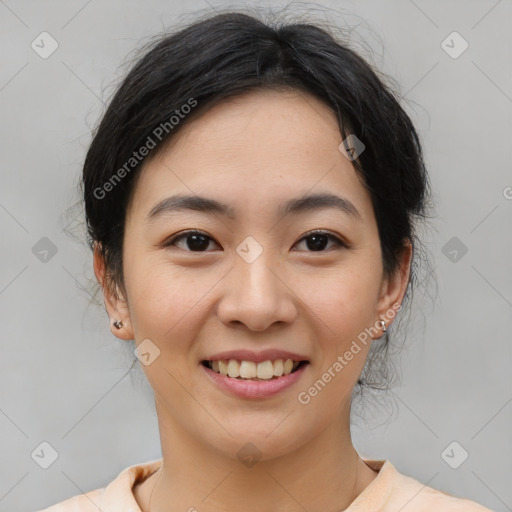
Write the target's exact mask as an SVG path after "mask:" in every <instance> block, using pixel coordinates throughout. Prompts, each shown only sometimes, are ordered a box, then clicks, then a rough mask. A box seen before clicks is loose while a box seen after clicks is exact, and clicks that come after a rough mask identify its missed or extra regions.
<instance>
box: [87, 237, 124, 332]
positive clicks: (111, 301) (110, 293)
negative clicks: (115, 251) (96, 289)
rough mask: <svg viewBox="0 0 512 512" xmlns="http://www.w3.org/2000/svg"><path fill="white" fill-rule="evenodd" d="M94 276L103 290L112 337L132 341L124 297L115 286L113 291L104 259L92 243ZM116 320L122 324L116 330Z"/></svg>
mask: <svg viewBox="0 0 512 512" xmlns="http://www.w3.org/2000/svg"><path fill="white" fill-rule="evenodd" d="M94 274H95V275H96V279H97V280H98V283H100V285H101V287H102V289H103V298H104V302H105V308H106V310H107V313H108V316H109V317H110V331H111V332H112V334H113V335H114V336H116V337H117V338H119V339H121V340H125V341H129V340H132V339H133V338H134V336H133V328H132V323H131V319H130V311H129V309H128V303H127V301H126V299H125V297H124V295H123V294H122V293H121V291H120V290H119V287H118V286H117V285H116V286H115V290H114V289H113V287H112V285H111V283H110V282H109V280H108V279H107V275H106V268H105V259H104V258H103V255H102V254H101V250H100V246H99V243H98V242H95V243H94ZM116 320H118V321H121V322H122V323H123V325H122V327H121V328H120V329H117V328H116V327H115V326H114V322H115V321H116Z"/></svg>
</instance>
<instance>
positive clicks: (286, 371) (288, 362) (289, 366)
mask: <svg viewBox="0 0 512 512" xmlns="http://www.w3.org/2000/svg"><path fill="white" fill-rule="evenodd" d="M292 370H293V361H292V360H291V359H287V360H286V361H285V362H284V367H283V372H284V374H285V375H288V374H289V373H292Z"/></svg>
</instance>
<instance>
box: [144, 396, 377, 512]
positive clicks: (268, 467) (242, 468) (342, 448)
mask: <svg viewBox="0 0 512 512" xmlns="http://www.w3.org/2000/svg"><path fill="white" fill-rule="evenodd" d="M157 409H158V405H157ZM349 412H350V410H348V413H349ZM345 416H346V417H344V418H343V419H342V420H340V421H339V422H333V423H331V424H330V426H329V427H328V428H327V429H326V430H324V431H322V432H319V433H318V435H317V436H315V437H314V438H313V439H312V440H311V441H310V442H309V443H306V444H305V445H303V446H302V447H300V448H299V449H297V450H295V451H293V452H290V453H287V454H286V455H284V456H280V457H276V458H273V459H265V460H263V459H262V460H259V461H257V462H255V463H254V462H252V463H251V462H250V461H249V462H247V463H246V464H243V463H241V461H240V460H238V459H237V458H233V457H228V456H226V455H225V454H222V453H220V452H219V451H217V450H215V448H213V447H211V446H206V445H204V444H202V443H200V442H199V441H198V440H197V439H195V438H192V437H191V435H190V433H188V432H186V431H183V430H182V429H180V426H179V425H177V424H175V423H173V422H172V419H171V418H169V417H168V416H167V417H166V416H165V412H164V411H162V410H160V411H159V414H158V418H159V428H160V437H161V444H162V456H163V465H162V468H161V469H160V470H159V471H157V472H156V473H155V474H153V475H152V476H151V477H150V478H148V479H147V481H145V482H144V490H143V491H141V490H139V491H138V493H136V494H135V495H136V499H137V500H138V501H139V505H140V507H141V510H142V511H143V512H168V511H169V510H170V509H171V507H172V510H184V511H190V512H194V510H199V511H200V512H232V511H234V510H239V509H240V508H241V505H243V509H244V511H245V512H260V511H261V510H266V511H268V512H278V511H279V512H303V511H304V510H308V511H309V512H316V511H322V512H330V511H336V510H344V509H345V508H347V507H348V506H349V505H350V503H352V501H354V499H355V498H356V497H357V496H358V495H359V494H360V493H361V492H362V491H363V490H364V489H365V488H366V487H367V486H368V485H369V484H370V483H371V481H372V480H373V479H374V478H375V477H376V475H377V473H376V472H375V471H373V470H372V469H370V468H369V467H368V466H367V465H366V464H364V462H363V461H362V460H361V459H360V457H359V456H358V454H357V452H356V450H355V449H354V447H353V445H352V441H351V437H350V427H349V420H348V417H349V414H348V415H345ZM170 504H171V505H170Z"/></svg>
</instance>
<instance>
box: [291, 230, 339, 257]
mask: <svg viewBox="0 0 512 512" xmlns="http://www.w3.org/2000/svg"><path fill="white" fill-rule="evenodd" d="M330 240H331V241H333V242H334V244H335V246H336V247H348V245H347V244H346V243H345V242H343V241H342V240H341V239H340V238H338V237H337V236H334V235H333V234H331V233H329V232H327V231H321V230H316V231H312V232H311V233H308V234H307V235H306V236H304V237H302V238H301V240H300V241H299V243H300V242H302V241H306V247H307V249H308V251H309V252H325V247H326V245H327V244H328V243H329V241H330Z"/></svg>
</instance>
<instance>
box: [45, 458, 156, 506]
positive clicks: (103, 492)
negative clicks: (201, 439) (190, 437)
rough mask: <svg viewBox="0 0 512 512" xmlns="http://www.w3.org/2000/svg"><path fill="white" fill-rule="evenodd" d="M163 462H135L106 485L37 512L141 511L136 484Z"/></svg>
mask: <svg viewBox="0 0 512 512" xmlns="http://www.w3.org/2000/svg"><path fill="white" fill-rule="evenodd" d="M161 464H162V459H156V460H152V461H149V462H145V463H142V464H134V465H133V466H129V467H127V468H125V469H123V470H122V471H121V472H120V473H119V474H118V475H117V476H116V478H115V479H114V480H112V482H110V483H109V484H108V485H107V486H106V487H102V488H101V489H96V490H94V491H90V492H87V493H84V494H78V495H76V496H73V497H72V498H69V499H67V500H65V501H61V502H60V503H57V504H55V505H52V506H51V507H48V508H45V509H40V510H37V511H36V512H98V510H101V511H103V512H140V508H139V506H138V504H137V501H136V499H135V496H134V494H133V489H134V486H136V485H137V484H138V483H140V482H142V481H144V479H146V478H147V477H148V476H149V475H151V474H152V473H154V472H155V471H156V470H157V469H158V468H159V467H160V466H161Z"/></svg>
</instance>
